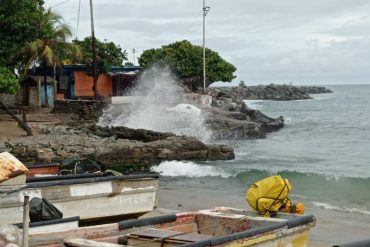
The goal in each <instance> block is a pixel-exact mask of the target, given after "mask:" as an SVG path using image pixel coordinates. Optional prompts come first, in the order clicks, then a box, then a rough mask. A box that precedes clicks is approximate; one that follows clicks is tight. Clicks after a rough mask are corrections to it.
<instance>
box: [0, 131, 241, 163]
mask: <svg viewBox="0 0 370 247" xmlns="http://www.w3.org/2000/svg"><path fill="white" fill-rule="evenodd" d="M34 129H35V130H36V131H38V133H37V134H36V135H35V136H33V137H20V138H17V139H14V140H8V141H6V142H5V143H4V144H3V145H0V149H1V147H3V149H6V150H0V151H9V152H10V153H12V154H13V155H14V156H16V157H17V158H18V159H19V160H21V161H23V162H26V163H35V162H43V163H44V162H60V161H62V160H64V159H65V158H67V157H71V156H79V157H81V158H89V159H92V160H95V161H98V162H101V163H102V164H104V165H106V166H109V165H116V164H120V165H121V164H122V165H125V164H126V165H132V164H143V165H145V166H150V165H153V164H157V163H159V162H160V161H163V160H230V159H234V157H235V154H234V150H233V148H232V147H229V146H227V145H215V144H213V145H209V144H204V143H202V142H201V141H199V140H197V139H196V138H194V137H187V136H177V135H175V134H172V133H161V132H156V131H150V130H143V129H130V128H127V127H100V126H95V125H90V126H81V127H79V128H77V129H72V128H68V127H66V126H64V128H61V126H58V128H55V129H56V131H55V132H54V128H51V127H47V126H39V127H38V128H34ZM45 133H47V134H45Z"/></svg>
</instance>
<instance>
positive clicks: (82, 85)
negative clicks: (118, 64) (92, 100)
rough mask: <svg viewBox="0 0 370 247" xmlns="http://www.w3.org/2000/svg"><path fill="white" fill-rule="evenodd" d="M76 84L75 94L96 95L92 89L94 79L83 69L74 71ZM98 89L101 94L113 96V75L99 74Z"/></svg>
mask: <svg viewBox="0 0 370 247" xmlns="http://www.w3.org/2000/svg"><path fill="white" fill-rule="evenodd" d="M74 77H75V85H74V96H77V97H78V96H94V92H93V90H92V87H93V83H94V80H93V78H92V77H91V76H88V75H87V74H86V73H85V72H83V71H76V72H74ZM97 91H98V93H99V95H101V96H106V97H108V96H112V77H111V76H109V75H99V77H98V81H97Z"/></svg>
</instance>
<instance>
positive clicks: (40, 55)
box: [20, 9, 81, 107]
mask: <svg viewBox="0 0 370 247" xmlns="http://www.w3.org/2000/svg"><path fill="white" fill-rule="evenodd" d="M39 30H44V32H43V33H40V34H39V38H38V39H36V40H35V41H33V42H30V43H27V44H26V45H25V46H24V47H23V48H22V49H21V50H20V56H21V60H22V64H21V70H23V71H24V74H26V73H27V72H28V70H29V69H30V68H32V67H34V66H37V65H42V66H43V68H44V93H45V105H46V106H47V107H48V106H49V102H48V97H47V79H46V78H47V68H51V67H53V68H54V70H55V68H56V66H60V64H61V60H62V59H66V58H69V59H70V60H76V59H77V60H78V59H80V58H81V52H80V49H79V47H78V46H77V45H75V44H72V43H70V42H68V41H67V40H68V38H70V37H71V36H72V31H71V28H70V27H69V26H68V25H67V24H65V23H64V21H63V18H62V17H61V16H60V15H58V14H56V13H54V12H52V11H51V9H48V10H47V11H46V12H45V17H44V20H43V21H42V22H41V23H40V29H39Z"/></svg>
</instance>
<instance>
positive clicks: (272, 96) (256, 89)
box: [208, 84, 332, 101]
mask: <svg viewBox="0 0 370 247" xmlns="http://www.w3.org/2000/svg"><path fill="white" fill-rule="evenodd" d="M320 93H332V91H331V90H330V89H327V88H325V87H317V86H290V85H275V84H270V85H260V86H241V87H220V88H209V91H208V94H209V95H212V97H213V98H215V99H216V101H217V99H218V98H222V97H223V96H224V95H225V94H226V95H230V96H231V98H232V99H241V100H277V101H284V100H303V99H312V98H311V96H310V94H320ZM229 98H230V97H229Z"/></svg>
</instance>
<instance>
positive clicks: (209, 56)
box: [139, 40, 236, 86]
mask: <svg viewBox="0 0 370 247" xmlns="http://www.w3.org/2000/svg"><path fill="white" fill-rule="evenodd" d="M156 62H164V63H166V64H169V65H170V66H171V67H172V69H173V70H174V72H175V73H176V74H177V76H179V77H180V78H182V79H187V78H194V77H195V78H202V76H203V48H202V47H201V46H197V45H193V44H191V43H190V42H189V41H187V40H183V41H178V42H175V43H172V44H169V45H164V46H162V47H161V48H159V49H149V50H145V51H144V52H143V54H142V55H141V56H140V58H139V63H140V65H141V66H142V67H144V68H145V67H148V66H150V65H151V64H154V63H156ZM235 71H236V68H235V66H234V65H232V64H230V63H228V62H227V61H226V60H224V59H223V58H222V57H221V56H220V55H219V54H218V53H217V52H215V51H212V50H210V49H208V48H206V75H207V79H208V84H210V83H212V82H215V81H225V82H230V81H231V80H232V79H234V78H235V76H234V75H233V73H234V72H235ZM200 82H201V81H200ZM200 82H199V81H198V86H201V84H200Z"/></svg>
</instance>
